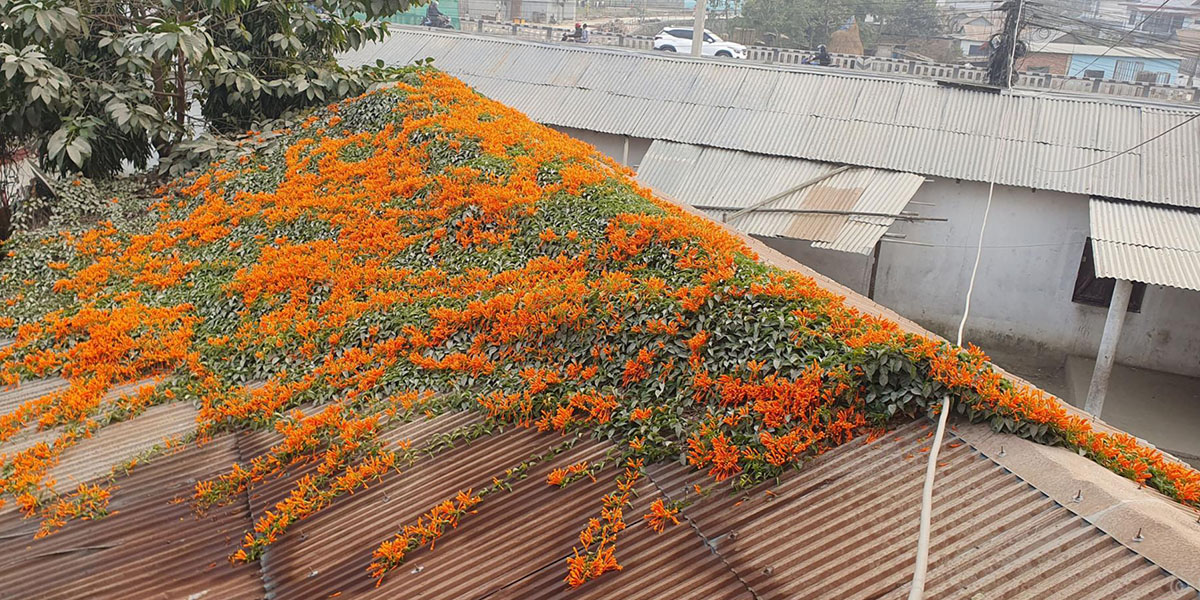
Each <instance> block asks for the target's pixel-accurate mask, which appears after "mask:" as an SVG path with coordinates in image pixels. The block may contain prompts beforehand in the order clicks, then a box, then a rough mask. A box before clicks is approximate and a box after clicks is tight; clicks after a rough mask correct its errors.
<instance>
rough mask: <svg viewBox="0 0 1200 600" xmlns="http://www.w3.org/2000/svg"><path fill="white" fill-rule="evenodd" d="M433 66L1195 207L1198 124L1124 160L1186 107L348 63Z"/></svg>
mask: <svg viewBox="0 0 1200 600" xmlns="http://www.w3.org/2000/svg"><path fill="white" fill-rule="evenodd" d="M424 57H433V58H434V59H435V62H434V65H436V66H437V67H438V68H440V69H442V70H444V71H446V72H448V73H450V74H452V75H454V76H456V77H459V78H461V79H463V80H464V81H466V82H467V83H469V84H470V85H472V86H474V87H475V88H476V89H478V90H479V91H480V92H481V93H483V94H484V95H487V96H490V97H492V98H494V99H496V100H499V101H501V102H504V103H505V104H508V105H510V106H513V107H515V108H517V109H518V110H521V111H524V112H525V113H527V114H528V115H529V116H530V117H531V118H533V119H534V120H537V121H540V122H542V123H547V124H551V125H558V126H564V127H574V128H578V129H587V130H593V131H602V132H605V133H616V134H623V135H631V136H636V137H642V138H648V139H658V140H669V141H675V142H682V143H689V144H699V145H704V146H711V147H717V148H726V149H731V150H742V151H748V152H755V153H759V154H768V155H775V156H789V157H794V158H804V159H808V160H819V161H826V162H835V163H844V164H853V165H860V166H867V167H875V168H881V169H890V170H893V171H906V172H911V173H921V174H924V175H934V176H940V177H948V178H954V179H966V180H972V181H987V180H990V178H991V177H992V174H993V171H994V173H995V178H996V182H997V183H1001V184H1006V185H1014V186H1020V187H1031V188H1038V189H1050V190H1058V191H1063V192H1072V193H1078V194H1088V195H1098V196H1107V197H1113V198H1125V199H1130V200H1141V201H1146V202H1153V203H1159V204H1173V205H1178V206H1192V207H1200V178H1197V177H1195V173H1196V165H1195V157H1196V156H1200V119H1196V120H1194V121H1193V122H1191V123H1189V124H1188V125H1187V126H1185V127H1182V128H1180V129H1178V130H1176V131H1173V132H1171V134H1169V135H1166V136H1163V137H1162V138H1160V139H1157V140H1155V141H1153V142H1150V143H1147V144H1145V145H1143V146H1140V147H1138V148H1135V149H1133V150H1132V151H1129V152H1128V153H1127V154H1122V155H1118V153H1120V152H1121V151H1123V150H1127V149H1129V148H1130V147H1133V146H1135V145H1137V144H1138V143H1140V142H1141V141H1142V140H1145V139H1147V138H1150V137H1153V136H1154V135H1156V134H1159V133H1161V132H1163V131H1165V130H1167V129H1169V128H1170V127H1172V126H1174V125H1177V124H1179V123H1180V122H1181V121H1183V120H1184V119H1186V118H1188V117H1190V116H1192V115H1194V114H1195V111H1194V110H1191V109H1185V108H1182V107H1179V108H1174V107H1166V106H1160V105H1151V104H1136V103H1130V102H1118V101H1114V100H1111V99H1104V100H1101V99H1089V98H1079V97H1063V96H1058V95H1055V94H1047V93H1045V92H1042V93H1038V94H1034V93H1027V92H1017V93H1012V94H1007V93H1006V94H993V93H986V92H977V91H969V90H963V89H956V88H951V87H944V86H939V85H937V84H936V83H934V82H931V81H925V80H920V79H894V78H886V77H878V76H864V75H861V74H851V73H848V72H845V71H836V70H820V69H813V68H784V67H778V66H768V65H756V64H744V63H735V62H729V61H696V60H691V59H688V58H685V57H678V56H670V55H665V54H663V53H637V52H626V51H617V50H604V49H589V48H581V47H579V46H578V45H576V46H565V45H554V44H538V43H533V42H525V41H519V40H512V39H502V38H492V37H486V36H473V35H465V34H455V33H440V32H427V31H418V30H409V29H403V28H397V29H396V30H394V32H393V34H392V35H391V36H390V37H389V38H388V39H386V40H385V41H384V42H382V43H378V44H373V45H370V46H367V47H366V48H363V49H361V50H359V51H357V52H353V53H349V54H347V55H345V56H343V57H342V59H341V60H342V62H343V63H345V64H348V65H357V64H373V63H374V62H375V60H376V59H382V60H383V61H384V62H385V63H387V64H390V65H402V64H408V63H411V62H412V61H413V60H416V59H419V58H424ZM559 94H563V95H562V96H560V95H559ZM993 138H995V139H993ZM1114 157H1115V158H1114ZM1106 158H1107V159H1110V160H1108V161H1106V162H1104V163H1103V164H1101V165H1097V166H1095V167H1091V168H1084V169H1078V167H1082V166H1084V165H1088V164H1091V163H1094V162H1095V161H1097V160H1101V159H1106ZM994 160H998V161H999V165H998V166H997V167H996V168H993V165H992V163H993V161H994ZM1071 169H1076V170H1071Z"/></svg>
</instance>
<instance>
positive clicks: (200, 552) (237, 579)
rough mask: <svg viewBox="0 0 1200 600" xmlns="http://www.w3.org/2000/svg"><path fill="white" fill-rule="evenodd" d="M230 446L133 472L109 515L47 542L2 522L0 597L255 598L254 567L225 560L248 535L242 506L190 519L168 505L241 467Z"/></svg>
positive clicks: (23, 524) (217, 443)
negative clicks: (198, 482)
mask: <svg viewBox="0 0 1200 600" xmlns="http://www.w3.org/2000/svg"><path fill="white" fill-rule="evenodd" d="M234 442H235V440H234V439H233V438H232V437H230V436H227V437H224V438H219V439H216V440H214V441H212V442H211V443H209V444H206V445H205V446H203V447H191V448H188V449H184V450H182V451H181V452H179V453H178V454H175V455H171V456H167V457H163V458H160V459H159V460H158V461H156V462H154V463H152V464H148V465H144V466H142V467H141V468H139V469H136V470H135V471H134V472H133V474H131V475H130V476H128V477H123V478H121V480H120V481H119V486H120V487H119V489H117V490H116V491H115V492H113V496H112V500H111V501H110V503H109V510H110V513H111V514H110V516H108V517H107V518H104V519H101V520H99V521H83V522H77V523H71V524H69V525H67V526H66V527H65V528H63V529H62V530H61V531H59V532H58V533H56V534H54V535H52V536H49V537H46V538H42V539H39V540H31V538H32V536H33V533H34V532H35V531H37V528H38V523H37V522H36V521H30V520H25V519H22V518H21V516H20V515H19V514H17V513H12V512H10V513H8V514H5V515H2V516H0V597H2V598H39V599H42V600H51V599H63V600H68V599H76V598H113V599H132V598H138V599H150V598H170V599H177V600H186V599H188V598H192V599H196V600H198V599H201V598H203V599H204V600H208V599H218V598H220V599H226V598H228V599H246V600H250V599H259V598H263V597H264V596H265V591H264V589H263V584H262V580H261V578H260V577H259V572H258V571H259V570H258V566H257V565H238V566H230V564H229V561H227V560H225V556H227V555H228V554H229V550H230V547H231V546H232V545H236V543H237V540H238V539H240V537H241V535H242V532H243V531H246V530H247V529H249V528H251V527H253V522H252V521H251V520H250V515H249V513H248V511H247V509H246V504H245V503H244V502H240V503H234V504H231V505H230V506H228V507H223V508H219V509H215V510H212V511H210V512H209V513H208V514H207V515H205V516H203V517H198V516H196V515H195V514H194V513H193V511H192V507H191V506H190V505H189V504H188V503H187V502H179V503H174V502H172V500H173V499H174V498H176V497H180V498H189V497H191V495H192V486H193V485H194V484H195V482H196V480H197V479H207V478H210V477H214V476H216V475H218V474H220V473H222V472H224V471H225V470H227V469H228V468H229V465H230V464H231V463H233V462H238V461H241V460H243V458H242V456H241V454H240V453H239V452H238V450H237V447H236V444H235V443H234Z"/></svg>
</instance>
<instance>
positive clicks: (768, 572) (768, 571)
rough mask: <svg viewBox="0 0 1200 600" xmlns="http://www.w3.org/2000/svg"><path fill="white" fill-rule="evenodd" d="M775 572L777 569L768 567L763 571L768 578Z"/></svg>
mask: <svg viewBox="0 0 1200 600" xmlns="http://www.w3.org/2000/svg"><path fill="white" fill-rule="evenodd" d="M774 572H775V567H767V568H765V569H763V575H767V576H768V577H769V576H770V575H771V573H774Z"/></svg>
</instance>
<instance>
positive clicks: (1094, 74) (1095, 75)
mask: <svg viewBox="0 0 1200 600" xmlns="http://www.w3.org/2000/svg"><path fill="white" fill-rule="evenodd" d="M1083 76H1084V77H1087V78H1088V79H1104V71H1102V70H1100V69H1088V70H1086V71H1084V72H1083Z"/></svg>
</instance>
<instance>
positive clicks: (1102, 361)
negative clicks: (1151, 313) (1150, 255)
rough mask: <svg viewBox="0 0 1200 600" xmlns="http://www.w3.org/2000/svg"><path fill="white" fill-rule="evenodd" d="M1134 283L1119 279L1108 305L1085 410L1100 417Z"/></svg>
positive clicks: (1084, 406)
mask: <svg viewBox="0 0 1200 600" xmlns="http://www.w3.org/2000/svg"><path fill="white" fill-rule="evenodd" d="M1132 292H1133V282H1132V281H1128V280H1125V279H1118V280H1117V283H1116V285H1115V286H1114V287H1113V295H1112V302H1111V303H1109V305H1108V318H1107V319H1105V321H1104V335H1102V336H1101V337H1100V350H1099V352H1097V353H1096V369H1095V370H1094V371H1092V384H1091V385H1090V386H1088V395H1087V402H1085V403H1084V405H1083V410H1085V411H1087V413H1088V414H1090V415H1092V416H1094V417H1099V416H1100V412H1101V411H1102V410H1104V395H1105V394H1107V393H1108V377H1109V375H1112V365H1113V358H1114V357H1115V356H1116V354H1117V342H1118V341H1119V340H1120V339H1121V327H1122V326H1123V325H1124V324H1125V311H1126V310H1128V309H1129V295H1130V293H1132Z"/></svg>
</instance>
